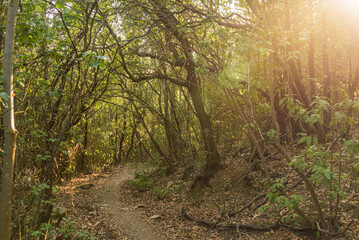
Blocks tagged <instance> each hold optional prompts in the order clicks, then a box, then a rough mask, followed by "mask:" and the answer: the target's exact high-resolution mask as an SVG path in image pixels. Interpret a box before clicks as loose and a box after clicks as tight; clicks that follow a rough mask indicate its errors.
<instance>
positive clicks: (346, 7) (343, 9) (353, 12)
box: [331, 0, 359, 18]
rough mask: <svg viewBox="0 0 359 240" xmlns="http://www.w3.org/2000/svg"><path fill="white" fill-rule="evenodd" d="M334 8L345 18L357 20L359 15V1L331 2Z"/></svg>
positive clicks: (340, 0)
mask: <svg viewBox="0 0 359 240" xmlns="http://www.w3.org/2000/svg"><path fill="white" fill-rule="evenodd" d="M331 3H332V6H333V7H334V8H335V9H336V10H337V11H338V12H340V13H341V14H342V15H343V16H346V17H349V18H357V17H358V13H359V0H331Z"/></svg>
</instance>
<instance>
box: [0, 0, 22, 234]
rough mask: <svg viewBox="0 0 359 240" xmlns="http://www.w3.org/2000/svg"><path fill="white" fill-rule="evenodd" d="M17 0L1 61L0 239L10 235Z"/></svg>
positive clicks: (12, 7)
mask: <svg viewBox="0 0 359 240" xmlns="http://www.w3.org/2000/svg"><path fill="white" fill-rule="evenodd" d="M17 8H18V1H17V0H10V2H9V8H8V12H7V19H6V30H5V31H6V34H5V45H4V62H3V74H4V75H3V78H4V80H3V85H4V90H5V93H6V94H7V95H8V99H7V100H4V102H5V105H6V106H5V108H4V109H3V120H4V133H5V134H4V135H5V136H4V137H5V146H4V158H3V172H2V186H1V196H0V239H1V240H8V239H10V236H11V204H12V199H11V197H12V188H13V171H14V162H15V151H16V135H17V131H16V129H15V118H14V97H13V94H14V86H13V64H14V62H13V51H14V41H15V40H14V39H15V27H16V14H17Z"/></svg>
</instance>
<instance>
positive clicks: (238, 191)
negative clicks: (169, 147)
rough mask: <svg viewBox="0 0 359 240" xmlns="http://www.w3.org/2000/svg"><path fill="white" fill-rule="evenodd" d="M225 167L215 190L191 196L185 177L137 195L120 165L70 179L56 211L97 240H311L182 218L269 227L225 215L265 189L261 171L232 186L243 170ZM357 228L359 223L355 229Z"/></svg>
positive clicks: (127, 168) (260, 220) (131, 169)
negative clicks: (261, 180) (98, 172)
mask: <svg viewBox="0 0 359 240" xmlns="http://www.w3.org/2000/svg"><path fill="white" fill-rule="evenodd" d="M275 162H276V164H274V165H273V167H278V166H279V165H280V164H281V163H280V162H279V161H274V163H275ZM226 164H227V165H224V167H223V169H222V170H221V172H220V173H219V174H217V176H216V177H215V178H214V179H212V181H211V185H212V186H213V187H211V188H208V189H203V190H199V191H197V192H196V193H191V191H189V189H190V186H189V184H186V181H183V180H182V179H185V178H186V177H185V175H186V173H185V171H183V172H182V173H181V172H180V173H177V174H174V175H172V176H170V177H168V178H165V180H164V182H162V186H163V187H161V188H155V189H153V188H152V189H151V188H150V189H144V190H143V191H139V189H138V188H135V187H133V186H132V185H131V184H130V182H131V181H132V180H133V179H134V173H135V172H138V171H142V170H141V169H140V170H139V168H138V166H137V167H135V166H133V165H131V164H126V165H120V166H118V167H116V168H114V169H113V171H111V172H109V173H101V174H91V175H84V176H82V177H79V178H75V179H73V180H72V181H71V183H69V184H67V185H66V186H64V187H62V188H61V189H60V191H59V193H58V196H57V205H58V206H61V207H64V208H65V209H66V210H67V213H68V215H69V216H70V217H71V219H72V220H74V221H76V222H77V226H78V229H79V230H86V231H89V232H91V233H92V234H93V235H94V236H96V237H97V238H98V239H100V240H107V239H109V240H111V239H119V240H127V239H135V240H153V239H158V240H161V239H179V240H181V239H198V240H200V239H213V240H214V239H218V240H220V239H223V240H231V239H244V240H246V239H253V240H257V239H258V240H259V239H267V240H272V239H293V240H294V239H314V237H313V235H310V234H308V233H306V232H300V231H298V232H293V231H290V230H288V229H286V228H278V229H276V230H275V231H273V230H270V231H252V230H245V229H242V228H237V229H232V230H230V231H229V230H228V229H226V228H222V229H221V228H218V227H217V228H210V227H208V226H203V224H197V223H195V222H193V221H190V220H189V219H187V218H185V217H184V215H183V213H182V209H186V211H187V212H188V213H189V214H190V215H193V216H195V217H197V218H198V219H200V218H201V219H206V220H209V221H212V222H221V224H222V225H223V226H224V225H226V224H231V223H234V220H233V219H235V222H236V223H243V224H249V225H250V226H265V225H270V224H271V223H269V220H270V219H272V218H271V217H270V215H269V216H268V217H263V216H261V215H260V213H259V212H258V210H256V211H252V212H250V211H247V213H246V214H238V215H237V218H236V216H234V218H233V217H230V216H228V213H231V212H235V211H238V209H240V208H241V207H240V206H244V205H246V204H248V203H251V201H252V200H253V198H255V197H256V196H258V195H260V194H262V193H263V191H264V189H263V188H262V187H261V184H260V182H257V181H256V180H255V179H260V176H259V175H260V174H261V173H260V171H253V174H251V175H249V176H247V177H246V178H245V179H242V180H240V181H233V179H236V177H238V176H240V171H239V170H240V169H242V170H243V167H241V166H238V164H241V163H240V162H237V163H236V162H235V161H234V162H227V163H226ZM236 164H237V166H236ZM277 164H278V166H276V165H277ZM256 175H258V176H256ZM187 182H190V181H189V180H187ZM230 183H231V184H230ZM157 184H158V182H157ZM174 186H178V188H177V187H174ZM226 186H230V188H228V187H226ZM260 201H261V198H260V199H259V200H257V201H254V202H252V203H251V205H250V206H249V210H250V208H253V207H255V206H256V205H257V204H258V202H260ZM274 219H276V218H274ZM267 220H268V222H267ZM272 222H273V221H272ZM358 225H359V221H355V222H354V224H353V226H358ZM357 230H358V229H357ZM326 239H329V238H326ZM331 239H348V238H331Z"/></svg>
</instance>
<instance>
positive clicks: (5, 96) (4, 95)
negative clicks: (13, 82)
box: [0, 92, 10, 102]
mask: <svg viewBox="0 0 359 240" xmlns="http://www.w3.org/2000/svg"><path fill="white" fill-rule="evenodd" d="M0 97H1V99H2V101H5V102H7V101H9V99H10V97H9V95H8V94H7V93H6V92H1V93H0Z"/></svg>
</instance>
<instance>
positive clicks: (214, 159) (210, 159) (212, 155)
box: [187, 70, 220, 184]
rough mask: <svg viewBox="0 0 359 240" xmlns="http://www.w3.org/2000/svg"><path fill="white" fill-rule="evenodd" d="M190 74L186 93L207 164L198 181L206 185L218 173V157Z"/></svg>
mask: <svg viewBox="0 0 359 240" xmlns="http://www.w3.org/2000/svg"><path fill="white" fill-rule="evenodd" d="M187 71H188V70H187ZM190 74H191V73H190ZM192 74H193V76H192V77H190V78H191V79H188V80H189V82H191V85H190V86H189V87H188V91H189V93H190V96H191V99H192V103H193V106H194V108H195V110H196V114H197V117H198V120H199V123H200V125H201V132H202V137H203V142H204V148H205V150H206V152H207V163H206V168H205V171H204V175H203V176H201V179H198V180H203V183H204V184H206V183H207V182H208V180H209V179H210V178H211V177H213V176H214V175H215V174H216V173H217V172H218V170H219V163H220V156H219V153H218V151H217V144H216V142H215V138H214V136H213V130H212V123H211V119H210V117H209V115H208V113H207V112H206V110H205V108H204V104H203V100H202V96H201V91H200V87H199V86H198V84H199V83H198V79H195V80H194V79H193V78H197V77H196V76H195V73H193V72H192Z"/></svg>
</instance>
